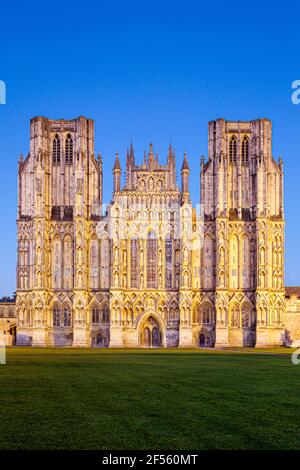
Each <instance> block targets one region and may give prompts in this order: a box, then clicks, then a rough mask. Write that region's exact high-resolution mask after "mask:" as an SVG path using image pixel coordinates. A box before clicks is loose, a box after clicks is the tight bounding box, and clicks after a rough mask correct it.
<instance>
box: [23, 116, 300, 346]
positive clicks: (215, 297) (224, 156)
mask: <svg viewBox="0 0 300 470" xmlns="http://www.w3.org/2000/svg"><path fill="white" fill-rule="evenodd" d="M166 153H167V154H166V158H165V159H164V163H162V162H161V161H160V159H159V158H158V155H157V154H155V152H154V149H153V146H152V144H150V147H149V150H148V151H147V152H145V154H144V155H143V156H140V158H137V156H136V155H135V153H134V148H133V145H132V144H131V145H130V148H129V149H128V151H127V156H126V168H124V173H125V178H124V180H125V181H124V184H122V181H123V178H122V169H121V164H120V160H119V156H118V154H116V157H115V162H114V167H113V195H112V200H111V203H110V204H109V205H107V206H104V204H103V201H102V187H103V173H102V159H101V156H98V157H96V156H95V152H94V122H93V121H92V120H90V119H87V118H85V117H79V118H77V119H73V120H50V119H46V118H44V117H36V118H33V119H32V120H31V122H30V151H29V153H28V155H27V157H26V158H25V159H24V158H23V157H22V156H21V157H20V160H19V173H18V192H19V196H18V220H17V225H18V266H17V298H16V312H17V335H16V344H17V345H32V346H78V347H80V346H82V347H120V348H122V347H166V348H168V347H169V348H176V347H182V348H194V347H255V346H256V347H260V346H261V347H265V346H279V345H287V343H288V342H289V341H291V340H295V339H300V335H299V338H297V335H298V333H300V331H299V330H300V315H299V316H297V315H296V316H295V314H293V315H292V314H291V313H290V311H289V308H287V302H288V300H287V298H286V290H285V287H284V204H283V163H282V160H281V159H279V160H278V161H276V160H275V159H274V158H273V155H272V123H271V121H269V120H268V119H257V120H254V121H250V122H242V121H239V122H229V121H225V120H223V119H218V120H216V121H212V122H210V123H209V126H208V157H207V159H206V160H205V158H204V157H202V158H201V160H200V162H199V163H200V174H199V185H200V193H201V199H200V205H199V208H197V209H195V208H193V207H192V203H191V197H190V192H189V174H190V169H189V164H188V159H187V156H186V155H184V156H183V158H182V166H181V171H180V176H181V181H180V185H178V182H177V177H176V160H175V153H174V150H173V148H172V147H171V145H170V147H169V149H168V151H167V152H166ZM104 207H105V209H104ZM293 308H294V307H293ZM291 309H292V307H291ZM294 310H295V309H294ZM294 313H295V312H294ZM295 318H296V320H295ZM298 319H299V321H298Z"/></svg>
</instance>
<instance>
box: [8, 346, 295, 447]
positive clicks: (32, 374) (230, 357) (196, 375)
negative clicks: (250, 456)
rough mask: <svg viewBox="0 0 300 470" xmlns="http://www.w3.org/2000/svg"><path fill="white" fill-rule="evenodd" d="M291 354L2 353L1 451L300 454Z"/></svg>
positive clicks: (172, 351) (206, 352) (20, 350)
mask: <svg viewBox="0 0 300 470" xmlns="http://www.w3.org/2000/svg"><path fill="white" fill-rule="evenodd" d="M270 352H273V354H269V353H270ZM282 352H283V353H285V354H281V353H282ZM291 352H292V351H291V350H280V349H279V350H275V351H269V353H268V354H264V352H263V351H261V352H249V351H246V352H236V351H203V350H202V351H198V350H197V351H196V350H193V351H176V350H152V351H150V350H99V349H98V350H97V349H90V350H84V349H71V348H70V349H30V348H11V349H8V352H7V365H0V403H1V419H0V424H1V426H0V449H113V450H116V449H124V450H125V449H126V450H127V449H145V450H146V449H162V450H171V449H175V450H179V449H187V450H200V449H300V365H298V366H295V365H292V363H291V359H290V354H291ZM276 353H279V354H276Z"/></svg>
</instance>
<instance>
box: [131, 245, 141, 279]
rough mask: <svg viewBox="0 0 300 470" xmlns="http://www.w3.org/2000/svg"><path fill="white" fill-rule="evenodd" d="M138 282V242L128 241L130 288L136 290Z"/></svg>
mask: <svg viewBox="0 0 300 470" xmlns="http://www.w3.org/2000/svg"><path fill="white" fill-rule="evenodd" d="M138 280H139V240H138V239H137V238H132V239H131V240H130V287H131V288H138Z"/></svg>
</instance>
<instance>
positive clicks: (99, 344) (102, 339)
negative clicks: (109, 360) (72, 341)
mask: <svg viewBox="0 0 300 470" xmlns="http://www.w3.org/2000/svg"><path fill="white" fill-rule="evenodd" d="M93 346H94V348H107V347H108V338H107V337H106V336H104V335H103V334H101V333H98V334H97V335H96V336H94V340H93Z"/></svg>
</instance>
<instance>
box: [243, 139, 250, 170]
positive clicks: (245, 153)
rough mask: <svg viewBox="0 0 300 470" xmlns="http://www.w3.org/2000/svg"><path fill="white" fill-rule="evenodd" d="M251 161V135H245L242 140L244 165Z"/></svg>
mask: <svg viewBox="0 0 300 470" xmlns="http://www.w3.org/2000/svg"><path fill="white" fill-rule="evenodd" d="M248 163H249V137H248V136H247V135H245V137H244V138H243V142H242V165H248Z"/></svg>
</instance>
